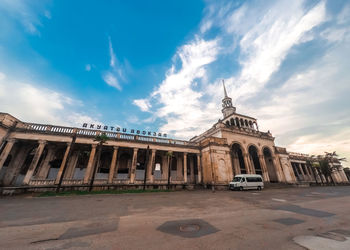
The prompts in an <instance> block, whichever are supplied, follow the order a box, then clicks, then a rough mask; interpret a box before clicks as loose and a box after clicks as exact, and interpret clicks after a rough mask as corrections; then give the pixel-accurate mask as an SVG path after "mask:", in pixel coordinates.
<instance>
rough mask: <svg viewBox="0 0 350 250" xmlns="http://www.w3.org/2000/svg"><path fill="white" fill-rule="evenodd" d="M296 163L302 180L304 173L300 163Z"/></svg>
mask: <svg viewBox="0 0 350 250" xmlns="http://www.w3.org/2000/svg"><path fill="white" fill-rule="evenodd" d="M297 164H298V168H299V171H300V173H301V177H302V179H303V181H305V174H304V171H303V168H302V167H301V164H300V163H297Z"/></svg>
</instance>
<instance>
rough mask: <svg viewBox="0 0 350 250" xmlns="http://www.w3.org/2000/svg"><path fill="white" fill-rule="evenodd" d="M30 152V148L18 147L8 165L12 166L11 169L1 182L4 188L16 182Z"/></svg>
mask: <svg viewBox="0 0 350 250" xmlns="http://www.w3.org/2000/svg"><path fill="white" fill-rule="evenodd" d="M30 150H31V148H30V147H26V146H23V145H22V146H21V147H20V149H19V152H18V154H17V155H16V156H15V158H14V161H13V162H12V163H10V165H11V164H13V167H11V169H9V171H7V172H6V175H5V177H4V180H3V184H4V186H9V185H11V184H13V182H14V181H15V180H16V178H17V176H18V174H19V172H20V171H21V167H22V166H23V164H24V162H25V160H26V157H27V155H28V153H29V151H30Z"/></svg>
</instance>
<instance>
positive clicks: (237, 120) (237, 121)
mask: <svg viewBox="0 0 350 250" xmlns="http://www.w3.org/2000/svg"><path fill="white" fill-rule="evenodd" d="M235 120H236V126H237V127H240V126H241V125H240V124H239V119H238V117H236V119H235Z"/></svg>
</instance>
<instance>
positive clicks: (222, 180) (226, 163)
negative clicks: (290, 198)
mask: <svg viewBox="0 0 350 250" xmlns="http://www.w3.org/2000/svg"><path fill="white" fill-rule="evenodd" d="M222 113H223V118H222V119H220V120H219V121H218V122H217V123H215V124H214V125H213V126H212V128H210V129H209V130H207V131H206V132H204V133H203V134H201V135H198V136H195V137H193V138H192V139H190V140H189V141H183V140H174V139H168V138H159V137H156V136H146V135H139V134H137V135H135V134H126V133H120V132H108V131H104V130H101V129H87V128H73V127H63V126H56V125H44V124H34V123H26V122H22V121H20V120H18V119H17V118H15V117H13V116H12V115H10V114H7V113H0V143H1V144H0V186H1V187H24V188H31V187H33V188H34V187H35V188H39V187H45V188H50V187H51V188H54V187H55V186H57V184H58V183H59V181H60V180H61V179H62V180H63V181H62V184H63V186H65V187H78V188H84V187H85V186H87V185H88V184H89V183H90V180H91V178H92V177H93V175H94V174H93V172H94V170H95V171H96V172H95V177H94V179H95V181H94V185H95V186H96V187H101V188H118V187H123V188H124V187H126V188H129V187H131V186H132V187H136V188H137V187H139V186H141V185H146V187H148V188H160V187H163V186H165V185H168V183H170V185H172V186H177V187H193V186H194V185H200V186H213V185H214V186H227V184H228V183H229V182H230V181H231V180H232V178H233V177H234V176H235V175H237V174H243V173H247V174H249V173H252V174H253V173H256V174H260V175H262V177H263V180H264V182H282V183H300V182H320V181H322V180H323V179H322V178H325V177H324V176H323V175H322V174H321V173H320V172H317V171H316V172H315V171H314V170H313V169H311V167H310V166H309V165H308V164H306V162H307V160H308V157H309V156H307V155H303V154H296V153H290V152H287V150H286V149H285V148H281V147H277V146H276V145H275V143H274V137H273V136H272V134H271V133H270V132H269V131H268V132H262V131H259V127H258V123H257V120H256V119H255V118H253V117H250V116H246V115H242V114H239V113H237V112H236V108H235V107H233V105H232V99H231V98H230V97H228V95H227V93H226V89H225V86H224V99H223V100H222ZM99 127H101V126H99ZM101 134H105V135H106V136H107V141H106V142H105V143H103V144H102V145H99V144H98V141H96V140H95V138H96V136H98V135H101ZM99 147H101V148H100V152H101V153H100V157H97V156H98V154H97V152H98V151H99V150H98V148H99ZM98 159H99V161H98ZM335 165H336V164H335ZM332 176H333V177H334V180H335V181H336V182H339V183H341V182H348V181H349V180H348V178H347V175H346V174H345V173H344V171H343V168H342V166H341V165H340V163H339V164H338V165H336V167H334V168H333V173H332Z"/></svg>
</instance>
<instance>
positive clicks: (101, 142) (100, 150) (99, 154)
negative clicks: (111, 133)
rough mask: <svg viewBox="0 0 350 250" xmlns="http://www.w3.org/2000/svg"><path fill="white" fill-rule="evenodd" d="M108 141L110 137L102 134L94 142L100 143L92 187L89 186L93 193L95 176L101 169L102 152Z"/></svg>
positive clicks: (91, 182)
mask: <svg viewBox="0 0 350 250" xmlns="http://www.w3.org/2000/svg"><path fill="white" fill-rule="evenodd" d="M107 140H108V136H107V135H106V133H101V134H98V135H96V136H95V139H94V141H98V145H97V146H98V148H97V161H96V163H95V165H94V169H93V172H92V177H91V180H90V186H89V191H90V192H91V191H92V186H93V185H94V181H95V175H96V171H97V169H98V168H99V167H100V159H101V152H102V146H103V144H104V143H106V141H107Z"/></svg>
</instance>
